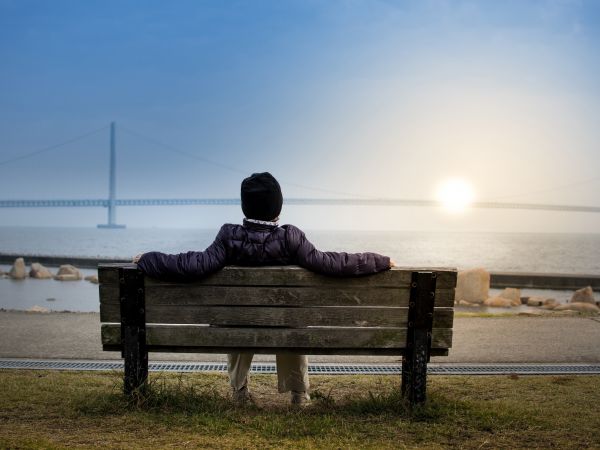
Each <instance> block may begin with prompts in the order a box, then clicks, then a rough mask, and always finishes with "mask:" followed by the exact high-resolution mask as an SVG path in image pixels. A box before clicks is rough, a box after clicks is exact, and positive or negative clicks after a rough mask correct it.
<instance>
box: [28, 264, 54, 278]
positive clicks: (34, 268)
mask: <svg viewBox="0 0 600 450" xmlns="http://www.w3.org/2000/svg"><path fill="white" fill-rule="evenodd" d="M29 276H30V277H31V278H38V279H40V280H48V279H50V278H52V273H51V272H50V271H49V270H48V269H47V268H46V267H44V266H42V265H41V264H40V263H33V264H31V270H30V271H29Z"/></svg>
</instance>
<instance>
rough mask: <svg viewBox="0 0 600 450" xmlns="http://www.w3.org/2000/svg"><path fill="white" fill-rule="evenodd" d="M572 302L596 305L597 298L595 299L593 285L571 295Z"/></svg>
mask: <svg viewBox="0 0 600 450" xmlns="http://www.w3.org/2000/svg"><path fill="white" fill-rule="evenodd" d="M571 303H591V304H593V305H595V304H596V300H595V299H594V291H593V290H592V287H591V286H588V287H584V288H582V289H578V290H576V291H575V292H574V293H573V296H572V297H571Z"/></svg>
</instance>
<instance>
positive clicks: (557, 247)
mask: <svg viewBox="0 0 600 450" xmlns="http://www.w3.org/2000/svg"><path fill="white" fill-rule="evenodd" d="M216 233H217V230H173V229H171V230H169V229H125V230H101V229H95V228H41V227H40V228H33V227H31V228H27V227H22V228H16V227H0V253H18V254H21V255H25V256H26V255H36V254H37V255H69V256H99V257H120V258H128V257H131V256H133V255H135V254H137V253H141V252H145V251H150V250H158V251H163V252H169V253H178V252H182V251H188V250H203V249H204V248H206V246H208V245H210V243H211V242H212V240H213V239H214V236H215V235H216ZM306 234H307V237H308V238H309V239H310V240H311V241H312V242H313V243H314V244H315V245H316V246H317V247H318V248H319V249H321V250H332V251H351V252H358V251H374V252H379V253H382V254H386V255H389V256H391V257H392V258H393V259H394V260H395V261H396V262H397V263H398V264H399V265H402V266H437V267H440V266H449V267H457V268H459V269H463V268H469V267H485V268H487V269H488V270H496V271H514V272H521V271H530V272H562V273H588V274H600V234H516V233H422V232H372V231H368V232H348V231H344V232H339V231H310V230H307V231H306ZM27 260H29V261H27ZM26 262H28V263H29V262H31V259H30V258H26ZM1 268H2V270H7V266H2V267H1ZM84 273H85V274H89V273H93V271H84ZM530 294H533V292H531V293H530ZM556 294H557V295H556V296H557V297H559V299H566V298H568V296H569V295H570V293H569V292H562V293H561V292H557V293H556ZM525 295H527V292H525ZM48 299H50V301H48ZM97 303H98V287H97V286H96V285H93V284H91V283H88V282H72V283H68V282H62V283H61V282H57V281H53V280H25V281H13V280H7V279H0V308H15V309H28V308H29V307H31V306H33V305H40V306H44V307H46V308H48V309H51V310H59V311H60V310H78V311H96V310H97V309H98V306H97Z"/></svg>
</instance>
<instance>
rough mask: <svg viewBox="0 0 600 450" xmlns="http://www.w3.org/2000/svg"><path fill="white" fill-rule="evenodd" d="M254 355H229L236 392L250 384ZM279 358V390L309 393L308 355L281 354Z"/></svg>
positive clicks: (230, 370)
mask: <svg viewBox="0 0 600 450" xmlns="http://www.w3.org/2000/svg"><path fill="white" fill-rule="evenodd" d="M253 356H254V354H253V353H231V354H229V355H227V370H228V372H229V383H230V384H231V387H232V388H234V389H235V390H240V389H241V388H243V387H244V386H246V385H247V384H248V372H249V371H250V364H251V363H252V357H253ZM276 358H277V389H278V391H279V392H280V393H284V392H289V391H297V392H308V389H309V387H310V385H309V382H308V358H307V357H306V355H296V354H293V353H280V354H278V355H276Z"/></svg>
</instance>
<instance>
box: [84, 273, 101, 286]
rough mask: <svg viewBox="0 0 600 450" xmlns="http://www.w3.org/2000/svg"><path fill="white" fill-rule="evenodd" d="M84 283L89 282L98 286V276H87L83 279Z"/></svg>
mask: <svg viewBox="0 0 600 450" xmlns="http://www.w3.org/2000/svg"><path fill="white" fill-rule="evenodd" d="M84 280H85V281H89V282H90V283H94V284H98V275H88V276H87V277H85V278H84Z"/></svg>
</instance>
